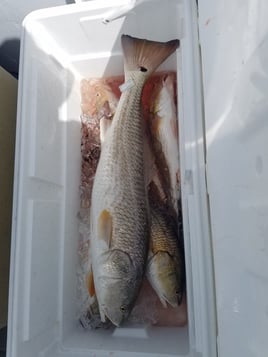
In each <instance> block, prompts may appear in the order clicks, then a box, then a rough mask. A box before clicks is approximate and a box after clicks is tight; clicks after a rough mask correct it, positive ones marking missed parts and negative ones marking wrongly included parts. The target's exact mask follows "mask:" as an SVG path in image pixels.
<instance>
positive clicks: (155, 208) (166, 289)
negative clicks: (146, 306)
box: [146, 182, 185, 307]
mask: <svg viewBox="0 0 268 357" xmlns="http://www.w3.org/2000/svg"><path fill="white" fill-rule="evenodd" d="M159 202H160V194H159V191H158V188H157V186H156V185H155V184H154V182H152V183H151V184H150V187H149V203H150V213H151V226H150V243H149V254H148V260H147V268H146V276H147V279H148V280H149V282H150V284H151V286H152V287H153V289H154V290H155V292H156V294H157V295H158V297H159V299H160V301H161V303H162V305H163V306H164V307H167V303H168V304H170V305H171V306H172V307H177V306H179V305H180V303H181V301H182V297H183V292H184V280H185V277H184V275H185V270H184V256H183V246H182V243H181V242H180V241H179V236H178V224H177V221H176V220H175V219H174V216H173V213H172V212H169V210H168V209H166V207H165V206H161V204H159Z"/></svg>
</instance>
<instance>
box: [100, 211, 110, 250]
mask: <svg viewBox="0 0 268 357" xmlns="http://www.w3.org/2000/svg"><path fill="white" fill-rule="evenodd" d="M112 233H113V221H112V216H111V215H110V212H109V211H107V210H106V209H104V210H103V211H102V212H101V214H100V216H99V226H98V238H99V239H103V240H104V241H105V242H106V243H107V246H108V247H109V248H110V246H111V241H112Z"/></svg>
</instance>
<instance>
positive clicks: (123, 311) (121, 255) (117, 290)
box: [96, 249, 141, 326]
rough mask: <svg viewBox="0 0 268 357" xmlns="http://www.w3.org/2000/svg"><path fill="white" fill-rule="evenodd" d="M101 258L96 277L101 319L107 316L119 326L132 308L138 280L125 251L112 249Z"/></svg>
mask: <svg viewBox="0 0 268 357" xmlns="http://www.w3.org/2000/svg"><path fill="white" fill-rule="evenodd" d="M101 258H102V261H101V264H100V265H99V266H100V268H101V270H100V271H99V274H98V276H97V279H96V280H97V284H96V293H97V298H98V301H99V309H100V315H101V319H102V321H105V320H106V318H108V319H109V320H110V321H111V322H112V323H113V324H114V325H115V326H120V325H121V324H122V323H123V322H124V321H125V320H126V319H127V317H128V316H129V314H130V312H131V310H132V307H133V305H134V302H135V299H136V297H137V293H138V289H139V286H140V282H139V279H138V277H137V273H136V272H135V269H134V266H133V263H132V260H131V258H130V256H129V255H128V254H127V253H125V252H123V251H121V250H117V249H114V250H110V251H107V252H106V253H104V254H103V255H102V257H101ZM140 280H141V279H140Z"/></svg>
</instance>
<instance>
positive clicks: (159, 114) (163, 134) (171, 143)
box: [150, 74, 180, 213]
mask: <svg viewBox="0 0 268 357" xmlns="http://www.w3.org/2000/svg"><path fill="white" fill-rule="evenodd" d="M174 84H175V74H168V75H165V76H164V77H163V79H162V82H161V83H160V84H159V83H158V84H156V85H155V88H154V90H153V92H152V96H151V106H150V112H151V119H150V131H151V137H152V138H151V140H152V146H153V150H154V152H155V156H156V164H157V166H158V167H160V168H162V171H161V170H160V171H161V172H162V175H161V180H162V182H163V186H164V189H165V191H166V195H167V199H168V200H169V201H170V204H171V205H172V206H173V207H174V209H175V211H176V213H178V199H179V190H180V185H179V146H178V122H177V112H176V105H175V88H174Z"/></svg>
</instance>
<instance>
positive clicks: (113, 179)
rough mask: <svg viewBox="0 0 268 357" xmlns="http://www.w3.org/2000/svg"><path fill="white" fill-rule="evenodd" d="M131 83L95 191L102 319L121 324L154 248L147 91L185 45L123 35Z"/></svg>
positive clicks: (94, 254) (94, 240)
mask: <svg viewBox="0 0 268 357" xmlns="http://www.w3.org/2000/svg"><path fill="white" fill-rule="evenodd" d="M121 41H122V49H123V55H124V71H125V84H124V85H123V86H122V87H121V90H122V95H121V97H120V100H119V103H118V107H117V110H116V113H115V115H114V118H113V121H112V124H111V126H110V128H109V129H108V131H107V133H106V135H105V140H104V143H103V145H102V150H101V156H100V160H99V164H98V167H97V171H96V176H95V180H94V184H93V191H92V206H91V234H90V235H91V243H90V250H91V261H92V270H93V277H94V285H95V291H96V296H97V299H98V303H99V309H100V315H101V319H102V321H105V319H106V318H108V319H109V320H110V321H111V322H112V323H113V324H114V325H116V326H119V325H120V324H121V323H122V322H123V321H124V320H125V319H126V318H127V317H128V315H129V313H130V311H131V310H132V308H133V305H134V303H135V300H136V297H137V295H138V293H139V290H140V286H141V282H142V279H143V276H144V271H145V264H146V259H147V252H148V235H149V224H148V199H147V187H146V182H145V176H144V150H143V147H144V143H143V138H144V128H143V125H144V124H143V120H142V115H141V95H142V90H143V86H144V84H145V82H146V80H147V79H148V78H149V77H150V75H151V74H152V73H153V72H154V70H155V69H156V68H157V67H158V66H159V65H160V64H161V63H162V62H163V61H164V60H165V59H166V58H167V57H168V56H169V55H171V54H172V53H173V52H174V51H175V50H176V49H177V47H178V46H179V40H172V41H169V42H166V43H162V42H154V41H148V40H143V39H137V38H133V37H131V36H127V35H123V36H122V38H121Z"/></svg>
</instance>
